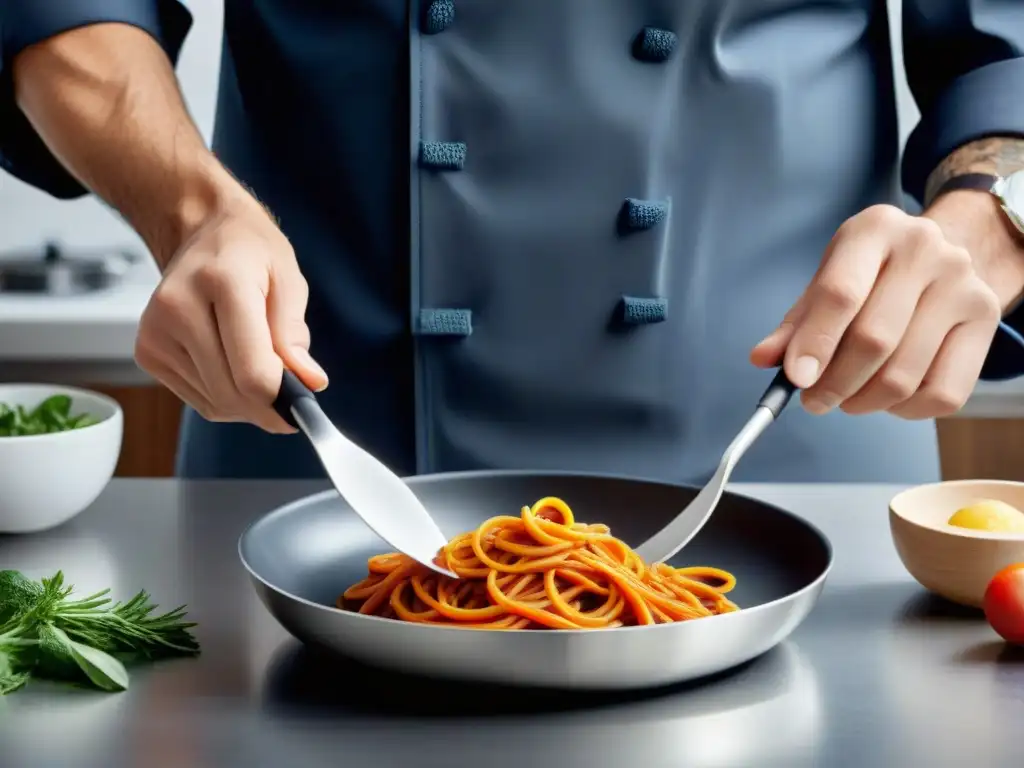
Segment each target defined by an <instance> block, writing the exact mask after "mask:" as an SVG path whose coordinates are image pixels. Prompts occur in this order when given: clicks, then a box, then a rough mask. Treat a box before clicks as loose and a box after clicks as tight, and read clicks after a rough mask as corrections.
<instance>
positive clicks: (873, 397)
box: [840, 283, 956, 414]
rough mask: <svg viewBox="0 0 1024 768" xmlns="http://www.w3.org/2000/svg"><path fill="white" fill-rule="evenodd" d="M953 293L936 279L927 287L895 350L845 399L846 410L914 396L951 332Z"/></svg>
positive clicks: (890, 404) (882, 406)
mask: <svg viewBox="0 0 1024 768" xmlns="http://www.w3.org/2000/svg"><path fill="white" fill-rule="evenodd" d="M952 293H953V292H952V291H950V290H949V289H947V288H943V286H941V285H939V284H937V283H934V284H932V285H931V286H929V287H928V288H927V289H926V290H925V292H924V294H923V295H922V296H921V300H920V302H919V303H918V306H917V311H916V312H915V313H914V318H913V320H911V321H910V325H909V326H908V327H907V330H906V333H904V334H903V339H902V340H901V341H900V343H899V345H898V346H897V347H896V350H895V351H894V352H893V353H892V355H890V356H889V359H888V360H887V361H886V363H885V364H884V365H883V366H882V367H881V368H880V369H879V370H878V371H877V372H876V373H875V374H874V375H873V376H872V377H871V379H870V380H869V381H868V382H867V384H865V385H864V386H863V387H862V388H861V389H860V391H859V392H857V393H856V394H855V395H853V396H852V397H850V398H848V399H846V400H845V401H844V402H843V404H842V406H840V407H841V409H842V410H843V411H844V412H845V413H849V414H864V413H874V412H876V411H887V410H890V409H891V408H895V407H897V406H898V405H900V404H901V403H903V402H905V401H907V400H909V399H910V398H912V397H913V396H914V394H915V393H916V392H917V390H918V389H919V388H920V387H921V384H922V382H923V381H924V377H925V375H926V374H927V373H928V369H929V368H930V367H931V365H932V363H933V362H934V361H935V358H936V356H937V355H938V354H939V350H940V349H941V348H942V345H943V342H944V341H945V339H946V336H947V334H949V332H950V322H949V321H944V318H945V317H947V316H948V312H947V310H948V309H949V307H950V306H951V305H952V304H953V303H954V302H955V301H956V296H955V295H951V294H952Z"/></svg>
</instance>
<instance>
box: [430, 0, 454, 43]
mask: <svg viewBox="0 0 1024 768" xmlns="http://www.w3.org/2000/svg"><path fill="white" fill-rule="evenodd" d="M454 21H455V3H454V2H452V0H432V2H431V3H430V5H428V6H427V10H426V13H424V14H423V31H424V32H426V33H427V34H428V35H436V34H437V33H438V32H444V31H445V30H446V29H448V27H450V26H451V25H452V22H454Z"/></svg>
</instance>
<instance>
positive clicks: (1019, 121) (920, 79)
mask: <svg viewBox="0 0 1024 768" xmlns="http://www.w3.org/2000/svg"><path fill="white" fill-rule="evenodd" d="M903 55H904V61H905V66H906V71H907V80H908V82H909V84H910V90H911V91H912V92H913V94H914V99H915V100H916V101H917V105H918V108H919V109H920V110H921V121H920V123H918V125H917V127H916V128H915V129H914V131H913V133H911V135H910V138H909V139H908V141H907V146H906V150H905V151H904V154H903V169H902V171H903V188H904V189H905V190H906V192H907V193H908V194H909V195H911V196H913V197H914V198H916V199H917V201H918V202H919V203H920V202H922V198H923V197H924V188H925V183H926V182H927V180H928V175H929V174H930V173H931V172H932V170H934V169H935V167H936V166H937V165H938V164H939V163H940V162H941V161H942V160H943V158H945V157H946V155H948V154H950V153H951V152H952V151H953V150H955V149H957V148H958V147H960V146H962V145H963V144H966V143H967V142H970V141H974V140H976V139H982V138H985V137H988V136H1019V137H1022V138H1024V0H1022V1H1021V2H1005V1H1004V2H997V1H996V0H903ZM1005 321H1006V322H1007V324H1009V325H1011V326H1013V327H1014V328H1017V329H1018V330H1024V309H1022V308H1018V309H1017V310H1015V311H1013V312H1011V313H1010V314H1009V315H1008V316H1007V317H1006V318H1005ZM1022 374H1024V349H1021V347H1020V346H1019V345H1017V344H1016V343H1015V342H1014V341H1013V340H1012V339H1010V338H1009V336H1008V335H1006V334H1005V333H1002V332H1000V333H997V334H996V338H995V341H994V342H993V344H992V349H991V351H990V352H989V356H988V359H987V361H986V363H985V368H984V370H983V371H982V378H985V379H1007V378H1013V377H1016V376H1020V375H1022Z"/></svg>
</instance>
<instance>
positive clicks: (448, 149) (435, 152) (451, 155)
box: [420, 141, 466, 171]
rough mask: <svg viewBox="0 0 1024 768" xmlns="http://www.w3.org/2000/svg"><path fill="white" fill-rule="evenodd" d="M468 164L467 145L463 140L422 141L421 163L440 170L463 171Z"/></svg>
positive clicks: (425, 166) (426, 166)
mask: <svg viewBox="0 0 1024 768" xmlns="http://www.w3.org/2000/svg"><path fill="white" fill-rule="evenodd" d="M465 164H466V145H465V144H463V143H462V142H461V141H421V142H420V165H422V166H423V167H424V168H432V169H434V170H438V171H461V170H462V167H463V166H464V165H465Z"/></svg>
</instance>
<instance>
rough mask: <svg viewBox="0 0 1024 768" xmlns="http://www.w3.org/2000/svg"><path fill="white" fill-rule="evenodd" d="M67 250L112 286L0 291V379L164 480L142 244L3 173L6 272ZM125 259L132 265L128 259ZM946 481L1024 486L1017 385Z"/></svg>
mask: <svg viewBox="0 0 1024 768" xmlns="http://www.w3.org/2000/svg"><path fill="white" fill-rule="evenodd" d="M189 5H190V8H191V10H192V12H193V14H194V15H195V25H194V27H193V29H192V32H191V34H190V35H189V38H188V40H187V41H186V43H185V47H184V50H183V52H182V55H181V61H180V64H179V66H178V73H179V76H180V78H181V81H182V84H183V89H184V92H185V97H186V99H187V101H188V104H189V107H190V108H191V111H192V114H193V116H194V117H195V119H196V121H197V122H198V124H199V126H200V128H201V130H202V132H203V135H204V136H205V137H206V139H207V141H209V140H210V136H211V133H212V128H213V117H214V103H215V99H216V95H217V76H218V70H219V64H220V47H221V29H222V7H221V5H222V4H221V3H219V2H216V1H215V0H193V1H192V2H191V3H189ZM890 5H891V6H892V7H891V8H890V15H891V17H892V20H893V29H894V30H895V31H896V35H895V40H894V48H895V50H896V77H897V83H898V87H899V93H898V96H899V108H900V119H901V130H902V135H903V137H904V138H905V137H906V135H907V134H908V133H909V132H910V130H911V128H913V126H914V123H915V122H916V121H917V118H918V113H917V109H916V107H915V106H914V103H913V100H912V99H911V97H910V93H909V91H908V89H907V87H906V82H905V78H904V76H903V72H902V58H901V57H900V56H899V50H900V43H899V35H898V31H899V18H900V14H899V8H898V5H899V0H890ZM64 253H69V254H73V255H74V256H75V257H85V256H88V257H90V258H94V260H95V263H94V264H92V268H91V270H90V274H89V275H87V276H86V277H87V279H88V280H90V281H92V282H93V283H94V284H96V285H103V284H106V283H110V287H107V288H103V289H102V290H98V291H94V292H91V293H86V294H81V295H63V296H60V295H40V294H38V293H36V294H35V295H33V294H31V293H24V292H18V293H14V292H10V291H3V290H0V380H3V381H9V382H10V381H49V382H59V383H64V384H75V385H80V386H81V385H84V386H88V387H91V388H95V389H98V390H100V391H103V392H106V393H108V394H110V395H112V396H113V397H114V398H116V399H117V400H118V401H119V402H120V403H121V405H122V406H123V407H124V410H125V417H126V418H125V443H124V448H123V450H122V455H121V461H120V464H119V466H118V474H119V475H122V476H165V475H169V474H171V472H172V469H173V462H174V449H175V442H176V439H177V432H178V421H179V416H180V409H181V406H180V403H179V402H178V401H177V400H176V398H175V397H174V396H173V395H171V394H170V393H169V392H167V391H166V390H163V389H162V388H160V387H158V386H156V385H154V384H153V382H152V381H150V380H149V379H148V378H147V377H146V376H145V375H144V374H142V373H141V372H140V371H138V369H137V368H136V367H135V365H134V363H133V361H132V346H133V343H134V337H135V328H136V324H137V322H138V319H139V316H140V315H141V313H142V310H143V308H144V307H145V304H146V301H147V299H148V297H149V294H150V292H151V291H152V289H153V287H154V286H155V284H156V281H157V278H158V273H157V271H156V269H155V267H154V265H153V263H152V261H151V260H150V258H149V256H148V254H147V253H146V250H145V248H144V246H143V245H142V243H141V241H140V240H139V239H138V238H137V237H136V236H135V234H134V233H133V232H132V231H131V230H130V229H129V228H128V227H127V226H126V225H125V224H124V223H123V222H121V221H120V219H119V218H118V217H117V216H116V215H114V214H112V213H111V212H110V211H109V210H108V209H107V208H105V207H104V206H103V205H102V204H101V203H99V202H98V201H96V200H94V199H82V200H76V201H72V202H59V201H57V200H54V199H52V198H50V197H48V196H47V195H44V194H43V193H41V192H38V191H36V190H34V189H32V188H30V187H28V186H26V185H24V184H21V183H20V182H18V181H17V180H15V179H13V178H12V177H10V176H7V175H5V174H3V173H2V172H0V258H2V259H5V260H7V261H8V263H10V261H11V260H12V259H16V258H18V257H19V256H22V255H23V256H25V257H27V258H28V259H29V260H30V261H31V262H35V263H30V264H26V265H25V267H24V268H23V269H20V270H15V271H14V272H13V273H12V280H13V281H14V282H17V283H20V287H21V288H22V289H31V288H32V286H33V284H35V283H38V281H39V276H38V269H39V265H38V262H39V261H41V260H44V259H48V260H49V267H48V272H47V274H48V275H49V278H48V279H49V282H50V284H57V285H59V284H60V282H61V281H60V279H59V277H55V275H56V276H59V275H60V274H61V273H60V260H61V259H62V258H63V254H64ZM125 254H127V256H128V258H125V256H124V255H125ZM939 435H940V445H941V448H942V459H943V472H944V474H945V475H946V477H947V478H956V477H999V478H1006V479H1016V480H1024V380H1021V381H1019V382H1008V383H1002V384H994V385H984V384H983V385H980V386H979V388H978V390H977V392H976V393H975V396H974V398H973V399H972V400H971V402H970V403H969V404H968V406H967V407H966V408H965V409H964V411H963V412H962V413H961V414H960V416H958V417H957V418H954V419H946V420H944V421H943V422H942V423H940V425H939Z"/></svg>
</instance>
